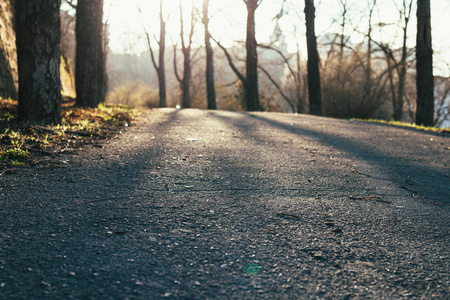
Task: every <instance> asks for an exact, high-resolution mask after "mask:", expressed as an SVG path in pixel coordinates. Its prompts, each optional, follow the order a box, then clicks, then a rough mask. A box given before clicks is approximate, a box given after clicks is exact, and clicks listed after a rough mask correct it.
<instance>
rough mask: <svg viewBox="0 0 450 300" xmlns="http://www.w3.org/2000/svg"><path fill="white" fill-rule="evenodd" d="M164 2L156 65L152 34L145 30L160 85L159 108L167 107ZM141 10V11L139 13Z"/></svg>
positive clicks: (160, 2)
mask: <svg viewBox="0 0 450 300" xmlns="http://www.w3.org/2000/svg"><path fill="white" fill-rule="evenodd" d="M162 4H163V0H160V1H159V41H157V43H158V47H159V56H158V63H156V59H155V54H154V52H153V48H152V44H151V40H150V34H149V33H148V31H147V30H146V29H145V26H144V30H145V35H146V36H147V44H148V48H149V51H150V58H151V59H152V64H153V67H154V68H155V71H156V74H157V75H158V83H159V107H166V106H167V89H166V67H165V62H164V56H165V52H166V20H164V16H163V7H162ZM140 11H141V10H140V9H139V12H140Z"/></svg>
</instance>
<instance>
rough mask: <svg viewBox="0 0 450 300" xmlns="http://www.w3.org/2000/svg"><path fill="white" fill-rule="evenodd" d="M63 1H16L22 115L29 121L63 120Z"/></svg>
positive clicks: (49, 121)
mask: <svg viewBox="0 0 450 300" xmlns="http://www.w3.org/2000/svg"><path fill="white" fill-rule="evenodd" d="M60 5H61V1H60V0H33V1H29V0H17V1H16V6H15V8H16V34H17V39H16V43H17V60H18V69H19V115H20V116H21V117H23V118H26V119H28V120H30V121H37V122H42V123H47V124H50V123H59V122H60V121H61V79H60V71H59V66H60V63H61V49H60V43H61V21H60V16H59V8H60Z"/></svg>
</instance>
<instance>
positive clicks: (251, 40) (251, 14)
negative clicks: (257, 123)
mask: <svg viewBox="0 0 450 300" xmlns="http://www.w3.org/2000/svg"><path fill="white" fill-rule="evenodd" d="M244 2H245V4H246V5H247V12H248V14H247V40H246V42H245V45H246V49H247V61H246V82H245V96H246V100H247V101H246V102H247V110H248V111H258V110H259V88H258V53H257V49H256V46H257V43H256V35H255V33H256V31H255V11H256V9H257V8H258V5H259V2H260V1H258V0H244Z"/></svg>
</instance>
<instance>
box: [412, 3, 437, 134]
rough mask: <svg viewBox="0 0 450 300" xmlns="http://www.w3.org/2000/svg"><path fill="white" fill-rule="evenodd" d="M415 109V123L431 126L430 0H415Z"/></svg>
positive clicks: (432, 116)
mask: <svg viewBox="0 0 450 300" xmlns="http://www.w3.org/2000/svg"><path fill="white" fill-rule="evenodd" d="M416 61H417V62H416V64H417V110H416V123H417V124H421V125H425V126H433V119H434V77H433V48H432V46H431V13H430V0H417V45H416Z"/></svg>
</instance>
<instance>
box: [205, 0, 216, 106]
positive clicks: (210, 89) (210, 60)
mask: <svg viewBox="0 0 450 300" xmlns="http://www.w3.org/2000/svg"><path fill="white" fill-rule="evenodd" d="M208 7H209V0H203V25H204V27H205V49H206V94H207V98H208V109H217V104H216V88H215V87H214V54H213V49H212V46H211V34H210V33H209V16H208Z"/></svg>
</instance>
